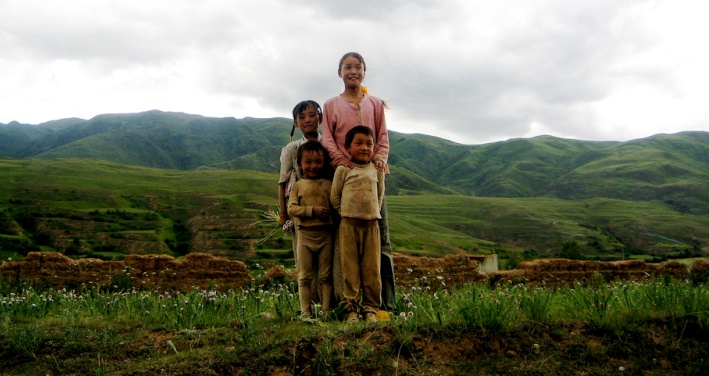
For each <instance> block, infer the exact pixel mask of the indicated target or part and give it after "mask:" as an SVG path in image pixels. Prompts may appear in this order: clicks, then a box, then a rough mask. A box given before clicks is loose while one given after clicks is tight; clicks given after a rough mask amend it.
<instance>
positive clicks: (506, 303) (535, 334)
mask: <svg viewBox="0 0 709 376" xmlns="http://www.w3.org/2000/svg"><path fill="white" fill-rule="evenodd" d="M397 292H398V298H397V307H398V309H397V310H396V311H395V312H391V313H390V315H389V317H390V320H389V321H382V322H378V323H376V324H367V323H363V322H360V323H358V324H354V325H352V324H346V323H343V322H341V321H340V320H339V319H338V317H337V312H336V311H334V312H329V313H325V312H322V311H319V310H318V309H316V312H317V314H318V319H317V320H302V319H299V318H298V317H297V315H296V312H297V309H298V299H297V292H296V284H295V283H293V282H292V281H287V280H286V281H284V282H282V283H272V282H268V281H266V280H264V279H263V278H261V277H259V276H255V279H254V282H253V283H252V284H251V285H250V286H246V287H244V288H242V289H238V290H228V291H222V290H221V289H219V286H212V288H209V289H204V290H200V289H193V290H191V291H150V290H142V289H140V288H136V287H133V286H131V280H130V277H129V276H126V277H125V278H119V277H117V278H116V279H115V284H114V285H112V286H111V287H109V288H106V289H98V288H89V287H83V288H79V289H74V290H67V289H62V290H51V289H47V290H42V289H38V288H36V287H32V286H29V285H25V284H22V283H13V284H8V283H4V284H2V285H0V326H2V331H0V343H1V344H2V347H0V369H1V370H2V371H0V373H1V374H7V375H11V374H29V375H33V374H36V375H40V374H42V375H45V374H82V375H90V374H93V375H153V374H170V375H223V374H257V375H271V374H306V375H310V374H313V375H315V374H317V375H327V374H351V375H357V374H391V375H433V374H439V375H453V374H513V375H514V374H517V375H529V374H535V375H558V374H596V375H618V374H631V375H634V374H663V375H689V374H696V375H699V374H706V373H707V372H709V363H708V362H707V361H706V359H707V356H709V346H707V345H708V343H707V341H708V338H709V287H707V285H706V283H705V281H690V280H675V279H673V278H670V277H667V278H661V279H648V280H645V281H634V282H626V281H603V280H602V279H598V280H595V281H591V282H589V283H586V284H583V285H582V284H580V283H574V284H570V285H567V286H564V287H562V288H557V289H552V288H548V287H543V286H541V287H530V286H526V285H524V284H512V283H503V284H500V285H496V286H489V285H487V284H470V285H466V286H462V287H452V286H451V287H446V286H442V287H440V288H431V287H429V286H427V285H426V283H421V284H420V285H418V286H414V287H412V288H410V289H399V290H398V291H397Z"/></svg>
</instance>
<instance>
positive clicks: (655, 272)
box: [0, 252, 709, 291]
mask: <svg viewBox="0 0 709 376" xmlns="http://www.w3.org/2000/svg"><path fill="white" fill-rule="evenodd" d="M394 265H395V276H396V284H397V286H402V287H411V286H420V287H424V286H430V287H432V288H436V287H441V286H444V285H445V286H460V285H464V284H467V283H471V282H473V283H489V284H491V285H496V284H498V283H524V284H529V285H545V286H560V285H563V284H569V283H573V282H575V281H579V282H589V281H599V280H605V281H612V280H616V279H622V280H633V279H643V278H647V277H649V276H651V277H659V276H672V277H674V278H677V279H685V278H689V277H690V276H691V275H694V276H701V277H702V279H706V276H707V275H709V261H708V260H705V259H697V260H696V261H695V262H694V263H693V264H692V267H691V268H689V269H687V268H686V267H685V266H684V264H682V263H679V262H675V261H668V262H665V263H662V264H648V263H645V261H643V260H628V261H606V262H604V261H575V260H566V259H540V260H534V261H525V262H521V263H520V266H519V269H516V270H511V271H500V272H488V273H481V272H479V271H478V263H477V261H476V260H475V257H474V256H469V255H463V254H457V255H447V256H445V257H442V258H431V257H410V256H404V255H401V254H396V253H395V254H394ZM0 275H1V276H2V278H3V280H5V281H20V280H24V281H29V282H30V283H33V284H36V285H41V286H46V287H54V288H63V287H68V288H74V287H77V286H85V285H89V286H92V285H95V286H110V285H111V284H115V283H116V276H117V275H126V276H130V279H131V280H132V281H133V283H135V285H136V286H142V287H145V288H156V287H159V288H160V289H161V290H163V291H166V290H168V291H169V290H183V291H187V290H190V289H192V288H194V287H199V288H202V289H206V288H209V287H212V288H218V289H229V288H239V287H241V286H243V285H244V284H246V283H250V282H251V281H252V274H251V272H250V271H249V270H248V269H247V267H246V264H244V263H243V262H241V261H235V260H229V259H226V258H223V257H217V256H213V255H210V254H207V253H190V254H188V255H187V256H185V257H184V259H182V260H177V259H175V258H174V257H172V256H168V255H128V256H127V257H126V259H125V260H124V261H103V260H99V259H79V260H73V259H70V258H68V257H66V256H64V255H62V254H61V253H52V252H30V253H29V254H28V255H27V257H25V259H24V260H22V261H10V262H4V263H3V264H2V265H0ZM264 278H265V279H266V280H268V279H274V280H279V281H280V280H283V279H285V278H292V279H294V274H293V273H292V272H291V273H290V274H288V273H287V272H286V270H285V268H284V267H283V266H281V265H275V266H274V267H272V268H271V269H270V270H268V272H267V273H266V274H265V275H264Z"/></svg>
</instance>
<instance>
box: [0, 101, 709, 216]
mask: <svg viewBox="0 0 709 376" xmlns="http://www.w3.org/2000/svg"><path fill="white" fill-rule="evenodd" d="M291 127H292V121H291V120H290V119H286V118H270V119H256V118H244V119H235V118H209V117H204V116H199V115H190V114H184V113H172V112H161V111H157V110H153V111H147V112H142V113H133V114H105V115H99V116H96V117H94V118H92V119H90V120H84V119H77V118H70V119H62V120H55V121H50V122H46V123H42V124H37V125H30V124H20V123H17V122H11V123H9V124H0V156H5V157H10V158H20V159H21V158H75V157H81V158H91V159H100V160H107V161H112V162H116V163H120V164H126V165H137V166H147V167H156V168H163V169H176V170H193V169H199V168H226V169H238V170H254V171H262V172H278V168H279V155H280V149H281V148H282V147H283V146H284V145H285V144H286V143H287V142H288V141H289V134H290V130H291ZM295 137H296V138H298V137H300V135H299V134H298V132H297V130H296V135H295ZM390 143H391V154H390V159H389V162H390V166H391V170H392V174H391V176H390V177H388V180H387V194H389V195H415V194H453V195H465V196H477V197H507V198H533V197H549V198H561V199H571V200H576V199H589V198H595V197H603V198H612V199H623V200H632V201H654V202H662V203H664V204H666V205H668V206H670V207H671V208H673V209H674V210H676V211H679V212H682V213H692V214H702V215H703V214H708V213H709V189H708V187H709V184H708V183H709V133H708V132H681V133H676V134H659V135H654V136H651V137H647V138H643V139H638V140H632V141H627V142H617V141H580V140H571V139H563V138H557V137H552V136H538V137H533V138H526V139H511V140H507V141H501V142H495V143H490V144H483V145H462V144H458V143H455V142H452V141H449V140H445V139H442V138H437V137H433V136H428V135H421V134H405V133H399V132H393V131H390Z"/></svg>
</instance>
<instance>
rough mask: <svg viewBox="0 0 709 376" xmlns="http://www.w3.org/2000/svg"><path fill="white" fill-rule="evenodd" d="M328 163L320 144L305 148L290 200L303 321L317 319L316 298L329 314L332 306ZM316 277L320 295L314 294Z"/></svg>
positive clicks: (300, 149)
mask: <svg viewBox="0 0 709 376" xmlns="http://www.w3.org/2000/svg"><path fill="white" fill-rule="evenodd" d="M328 162H329V161H328V155H327V150H325V148H324V147H323V146H322V144H320V143H319V142H317V141H308V142H306V143H304V144H303V145H301V146H300V147H299V148H298V153H297V163H298V168H299V169H300V170H301V173H302V179H301V180H298V181H297V182H296V183H295V184H294V185H293V188H292V190H291V194H290V198H289V199H288V214H289V215H290V216H292V217H294V218H295V225H296V228H297V231H298V240H297V246H296V252H297V254H298V256H297V257H296V261H297V263H298V296H299V298H300V312H301V317H303V318H312V317H313V315H312V310H311V303H312V301H313V297H314V296H320V297H321V299H322V309H323V311H329V310H330V308H331V304H332V301H331V296H332V295H333V293H332V246H333V244H332V217H331V215H330V186H331V184H332V182H331V181H330V180H327V179H325V178H324V177H323V172H324V170H325V168H326V167H327V163H328ZM316 276H317V281H318V283H317V284H315V286H319V291H317V293H316V291H312V290H313V285H314V284H313V280H314V277H316ZM316 288H317V287H316Z"/></svg>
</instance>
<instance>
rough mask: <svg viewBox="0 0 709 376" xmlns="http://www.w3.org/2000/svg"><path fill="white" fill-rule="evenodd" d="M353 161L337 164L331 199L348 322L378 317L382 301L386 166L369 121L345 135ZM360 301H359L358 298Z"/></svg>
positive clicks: (368, 320) (371, 319)
mask: <svg viewBox="0 0 709 376" xmlns="http://www.w3.org/2000/svg"><path fill="white" fill-rule="evenodd" d="M344 144H345V148H346V149H347V152H348V155H349V156H350V165H351V167H350V166H345V165H340V166H338V167H337V170H335V177H334V179H333V181H332V191H331V193H330V201H331V202H332V206H333V207H334V208H335V210H336V211H337V212H338V213H339V214H340V216H341V217H342V219H341V221H340V229H339V245H340V263H341V269H342V274H343V287H342V298H343V305H344V307H345V312H346V314H347V322H348V323H355V322H357V321H358V320H359V315H358V313H357V311H358V310H359V311H360V312H361V313H362V314H363V315H364V319H365V321H367V322H376V321H377V318H376V312H377V310H378V309H379V307H380V306H381V304H382V298H381V294H382V282H381V278H380V273H379V268H380V252H381V249H380V247H381V237H380V232H379V226H378V224H377V222H378V221H377V220H378V219H380V218H381V216H380V211H381V205H382V200H383V199H384V171H382V170H378V169H377V168H376V167H375V166H374V163H373V162H372V157H373V156H374V133H373V132H372V130H371V129H370V128H367V127H365V126H362V125H360V126H356V127H354V128H352V129H351V130H350V131H349V132H347V135H346V136H345V143H344ZM360 301H361V303H360Z"/></svg>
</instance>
